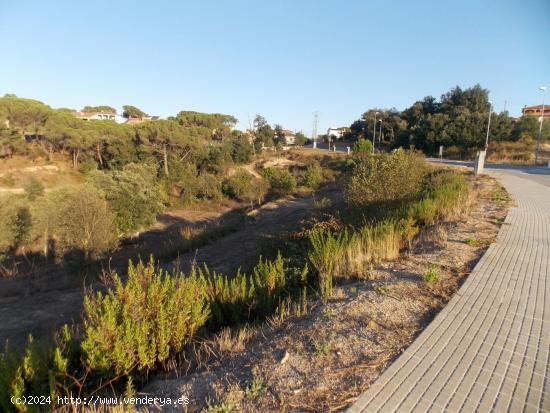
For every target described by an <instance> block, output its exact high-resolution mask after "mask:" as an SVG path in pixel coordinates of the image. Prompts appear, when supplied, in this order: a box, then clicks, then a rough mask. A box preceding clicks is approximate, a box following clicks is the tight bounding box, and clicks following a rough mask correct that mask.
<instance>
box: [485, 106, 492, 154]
mask: <svg viewBox="0 0 550 413" xmlns="http://www.w3.org/2000/svg"><path fill="white" fill-rule="evenodd" d="M492 114H493V101H492V100H490V101H489V121H488V122H487V136H486V137H485V150H487V148H488V147H489V129H490V128H491V115H492Z"/></svg>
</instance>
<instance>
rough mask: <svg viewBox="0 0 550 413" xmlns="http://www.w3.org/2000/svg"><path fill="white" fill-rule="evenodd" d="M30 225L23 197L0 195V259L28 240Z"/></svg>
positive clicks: (29, 214) (30, 221)
mask: <svg viewBox="0 0 550 413" xmlns="http://www.w3.org/2000/svg"><path fill="white" fill-rule="evenodd" d="M31 226H32V220H31V213H30V211H29V207H28V205H27V202H25V200H24V199H22V198H20V197H17V196H13V195H7V196H0V261H1V258H2V256H5V255H6V254H8V253H9V252H12V251H14V250H15V249H17V247H19V246H21V245H24V244H25V243H26V242H27V241H28V239H29V234H30V231H31Z"/></svg>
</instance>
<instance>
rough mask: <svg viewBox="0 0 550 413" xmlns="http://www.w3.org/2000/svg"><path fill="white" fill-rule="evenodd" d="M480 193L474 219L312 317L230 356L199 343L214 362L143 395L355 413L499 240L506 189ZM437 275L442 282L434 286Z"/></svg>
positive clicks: (285, 323)
mask: <svg viewBox="0 0 550 413" xmlns="http://www.w3.org/2000/svg"><path fill="white" fill-rule="evenodd" d="M474 186H475V191H476V192H475V196H473V197H472V200H473V204H472V207H471V210H470V212H469V213H468V214H466V215H464V216H463V217H461V218H460V219H458V220H456V221H454V222H449V223H447V224H445V225H442V226H439V227H437V228H431V229H429V230H427V231H425V232H424V233H423V234H421V236H419V239H418V240H417V243H416V246H415V248H414V250H413V251H412V252H411V254H410V255H405V256H403V257H402V258H400V259H398V260H396V261H394V262H388V263H385V264H383V265H381V266H379V267H378V268H375V269H374V270H373V272H372V274H371V279H370V280H369V281H366V282H365V281H356V282H353V283H347V284H344V285H341V286H340V287H338V288H337V292H336V294H335V298H334V299H333V300H331V301H330V302H329V303H328V304H327V305H322V304H320V303H319V302H315V301H314V300H311V302H310V303H309V309H308V314H307V315H301V316H295V315H294V316H288V317H287V318H286V319H284V317H279V318H274V319H272V320H271V322H268V323H264V324H263V325H262V326H260V327H256V329H255V332H254V333H253V334H252V337H251V338H249V339H248V342H247V343H246V345H245V346H244V348H243V349H242V350H239V346H238V345H237V341H235V342H234V343H232V345H231V344H230V346H229V349H225V350H222V349H221V347H220V346H219V345H217V344H216V343H217V342H218V341H216V340H215V339H214V340H212V341H211V342H205V343H203V344H199V345H198V348H199V349H202V351H203V352H204V353H205V354H207V356H206V359H205V360H203V361H202V363H201V365H200V368H196V369H195V370H191V371H188V372H186V371H184V370H181V371H178V372H177V374H175V373H174V372H173V371H172V373H170V374H168V375H167V376H162V375H161V376H158V377H157V378H156V379H155V380H153V381H152V382H150V383H149V384H148V385H147V386H146V387H145V389H143V393H144V394H148V395H152V396H159V395H165V396H172V397H180V396H182V395H183V396H187V397H189V399H190V400H191V403H190V405H189V406H187V409H186V410H185V411H190V412H195V411H197V412H198V411H201V410H202V409H203V408H204V407H207V406H208V403H209V404H210V406H217V407H218V408H220V409H221V408H222V407H223V408H225V410H215V411H244V412H267V411H281V412H331V411H343V410H345V409H346V408H347V407H348V406H349V405H351V404H352V403H353V402H354V401H355V400H356V398H357V397H358V396H359V395H360V394H361V392H363V391H364V390H366V389H367V388H368V387H369V385H370V384H371V383H372V382H373V381H374V380H375V379H376V378H377V377H378V376H379V375H380V374H381V372H382V371H383V370H384V369H385V368H386V367H387V366H388V365H389V364H390V363H391V362H392V360H394V359H395V358H396V357H397V356H398V355H399V354H400V353H401V352H402V351H404V349H405V348H406V347H407V346H408V345H409V344H410V343H411V342H412V341H413V340H414V338H415V337H416V336H417V335H418V334H419V333H420V332H421V331H422V329H423V328H424V327H425V326H426V325H427V324H428V323H429V322H430V321H431V320H432V319H433V317H434V316H435V314H436V313H437V312H438V311H440V310H441V309H442V308H443V306H444V305H445V304H446V303H447V302H448V300H449V299H450V297H451V296H452V295H453V294H454V293H455V292H456V291H457V290H458V288H459V287H460V285H461V283H462V281H463V280H464V279H465V277H466V276H467V275H468V274H469V272H470V271H471V269H472V268H473V267H474V265H475V263H476V262H477V261H478V260H479V258H480V257H481V256H482V255H483V252H484V251H485V250H486V248H487V247H488V245H489V244H490V243H491V242H493V241H494V239H495V238H496V234H497V232H498V229H499V227H500V225H501V223H502V221H503V219H504V217H505V215H506V210H507V206H506V203H505V202H502V201H500V199H501V197H495V196H494V193H495V192H499V191H501V189H500V187H499V186H498V184H497V183H496V181H495V180H493V179H490V178H486V177H484V178H478V179H476V180H475V182H474ZM269 221H270V220H269V219H268V220H267V222H269ZM224 242H225V241H224ZM430 267H433V268H436V269H437V272H438V273H439V281H437V282H433V283H427V282H426V281H424V279H423V277H422V275H423V274H424V273H425V272H426V270H427V269H428V268H430ZM241 344H242V343H241ZM199 354H200V353H199ZM165 410H169V409H166V408H165ZM155 411H156V410H155ZM174 411H176V410H174ZM177 411H182V410H181V408H180V410H177ZM213 411H214V410H213Z"/></svg>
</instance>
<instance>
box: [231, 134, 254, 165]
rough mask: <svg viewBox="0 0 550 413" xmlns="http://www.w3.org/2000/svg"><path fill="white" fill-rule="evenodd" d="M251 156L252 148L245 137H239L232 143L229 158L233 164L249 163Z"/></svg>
mask: <svg viewBox="0 0 550 413" xmlns="http://www.w3.org/2000/svg"><path fill="white" fill-rule="evenodd" d="M253 154H254V148H253V147H252V145H251V144H250V142H249V141H248V138H247V137H245V136H240V137H237V138H235V139H234V140H233V141H232V150H231V158H232V159H233V162H235V163H237V164H240V163H247V162H250V161H251V160H252V155H253Z"/></svg>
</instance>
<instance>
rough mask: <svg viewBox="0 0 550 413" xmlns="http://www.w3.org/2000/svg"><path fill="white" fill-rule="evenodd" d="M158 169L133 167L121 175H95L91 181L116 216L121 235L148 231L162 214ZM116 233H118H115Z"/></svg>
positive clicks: (153, 167) (96, 172)
mask: <svg viewBox="0 0 550 413" xmlns="http://www.w3.org/2000/svg"><path fill="white" fill-rule="evenodd" d="M156 175H157V171H156V167H155V166H153V165H148V164H134V163H130V164H127V165H125V166H124V168H123V169H122V170H121V171H113V172H101V171H95V172H92V173H91V174H90V176H89V178H88V180H89V181H90V182H91V183H92V185H94V186H95V187H96V188H98V189H99V190H100V191H101V193H102V194H103V196H104V197H105V199H106V200H107V202H108V203H109V207H110V209H111V210H112V211H113V212H114V224H115V228H116V232H117V233H118V235H122V234H127V233H129V232H132V231H136V230H140V229H142V228H147V227H149V226H151V225H152V224H154V223H155V221H156V217H157V214H158V213H159V212H160V211H162V209H163V204H162V196H161V191H160V186H159V183H158V181H157V177H156ZM113 232H114V231H113Z"/></svg>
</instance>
